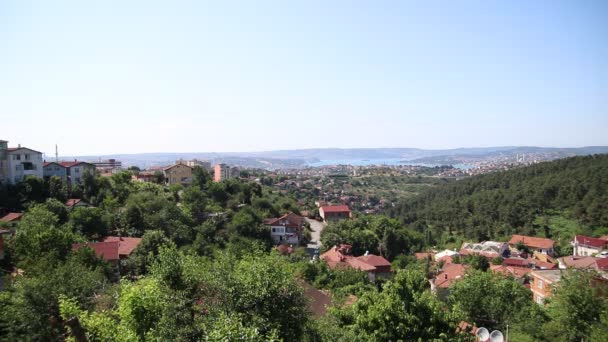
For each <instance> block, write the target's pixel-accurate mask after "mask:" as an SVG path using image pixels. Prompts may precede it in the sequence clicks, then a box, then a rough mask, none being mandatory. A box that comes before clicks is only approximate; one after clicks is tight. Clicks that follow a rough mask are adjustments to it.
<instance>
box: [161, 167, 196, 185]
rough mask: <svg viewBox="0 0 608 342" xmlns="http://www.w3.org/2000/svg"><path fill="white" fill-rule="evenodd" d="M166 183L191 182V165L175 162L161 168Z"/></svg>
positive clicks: (182, 183)
mask: <svg viewBox="0 0 608 342" xmlns="http://www.w3.org/2000/svg"><path fill="white" fill-rule="evenodd" d="M163 173H164V174H165V183H166V184H167V185H173V184H181V185H188V184H190V183H192V167H190V166H188V165H185V164H175V165H172V166H169V167H166V168H164V169H163Z"/></svg>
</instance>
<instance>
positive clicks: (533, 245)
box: [509, 235, 555, 255]
mask: <svg viewBox="0 0 608 342" xmlns="http://www.w3.org/2000/svg"><path fill="white" fill-rule="evenodd" d="M520 244H523V245H524V246H527V247H528V248H529V249H530V250H531V251H532V252H537V253H540V254H548V255H553V253H554V249H553V246H554V245H555V242H554V241H553V240H551V239H546V238H539V237H533V236H525V235H513V236H512V237H511V240H509V248H511V249H513V250H517V247H518V245H520Z"/></svg>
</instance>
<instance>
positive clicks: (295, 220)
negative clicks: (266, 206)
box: [264, 213, 304, 245]
mask: <svg viewBox="0 0 608 342" xmlns="http://www.w3.org/2000/svg"><path fill="white" fill-rule="evenodd" d="M264 225H266V226H268V227H270V237H271V238H272V241H273V242H274V243H278V244H283V243H287V244H296V245H297V244H299V243H300V239H301V238H302V232H303V231H304V218H303V217H302V216H299V215H296V214H294V213H289V214H286V215H283V216H281V217H278V218H271V219H267V220H264Z"/></svg>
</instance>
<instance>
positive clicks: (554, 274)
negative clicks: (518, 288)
mask: <svg viewBox="0 0 608 342" xmlns="http://www.w3.org/2000/svg"><path fill="white" fill-rule="evenodd" d="M530 274H531V275H532V276H533V277H538V278H541V279H543V280H546V281H548V282H551V283H555V282H558V281H560V280H561V279H562V271H561V270H542V271H532V273H530Z"/></svg>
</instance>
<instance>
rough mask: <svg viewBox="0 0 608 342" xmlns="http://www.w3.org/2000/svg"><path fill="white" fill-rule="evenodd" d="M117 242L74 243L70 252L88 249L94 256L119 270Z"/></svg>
mask: <svg viewBox="0 0 608 342" xmlns="http://www.w3.org/2000/svg"><path fill="white" fill-rule="evenodd" d="M118 246H119V243H118V241H111V242H87V243H75V244H73V245H72V250H73V251H76V250H79V249H81V248H84V247H89V248H91V249H92V250H94V251H95V255H97V256H98V257H99V258H101V259H103V260H105V261H107V262H109V263H110V264H111V265H112V266H114V267H116V268H118V269H119V268H120V263H119V261H120V257H119V256H118Z"/></svg>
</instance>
